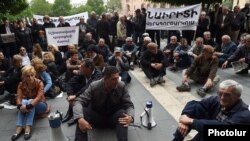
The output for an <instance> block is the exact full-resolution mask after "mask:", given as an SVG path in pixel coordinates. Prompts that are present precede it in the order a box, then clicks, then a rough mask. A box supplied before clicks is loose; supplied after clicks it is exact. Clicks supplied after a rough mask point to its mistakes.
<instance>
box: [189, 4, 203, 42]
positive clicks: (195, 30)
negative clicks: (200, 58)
mask: <svg viewBox="0 0 250 141" xmlns="http://www.w3.org/2000/svg"><path fill="white" fill-rule="evenodd" d="M200 4H201V9H200V13H199V18H198V23H199V19H200V14H201V11H202V3H200ZM198 23H197V24H198ZM197 27H198V25H197V26H196V30H195V32H194V36H193V43H194V42H195V36H196V34H197ZM191 44H192V43H191ZM192 45H193V44H192Z"/></svg>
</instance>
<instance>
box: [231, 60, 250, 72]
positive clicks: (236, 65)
mask: <svg viewBox="0 0 250 141" xmlns="http://www.w3.org/2000/svg"><path fill="white" fill-rule="evenodd" d="M231 64H232V67H233V69H234V71H235V72H236V73H237V72H240V71H242V70H244V69H246V68H247V67H248V64H247V63H241V62H239V61H235V62H232V63H231Z"/></svg>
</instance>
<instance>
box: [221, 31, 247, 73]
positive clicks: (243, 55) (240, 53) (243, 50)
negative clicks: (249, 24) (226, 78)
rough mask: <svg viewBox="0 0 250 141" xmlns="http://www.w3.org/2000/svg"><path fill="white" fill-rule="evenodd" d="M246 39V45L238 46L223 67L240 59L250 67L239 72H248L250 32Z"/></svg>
mask: <svg viewBox="0 0 250 141" xmlns="http://www.w3.org/2000/svg"><path fill="white" fill-rule="evenodd" d="M245 40H246V43H245V45H243V46H241V47H239V48H237V50H236V51H235V53H234V54H233V55H232V56H230V57H229V58H228V59H227V60H226V61H225V63H224V64H223V65H222V68H223V69H224V68H226V67H227V66H228V63H231V62H234V61H239V62H240V63H247V64H248V68H246V69H243V70H241V71H240V72H238V74H247V73H248V69H249V68H250V34H248V35H246V36H245Z"/></svg>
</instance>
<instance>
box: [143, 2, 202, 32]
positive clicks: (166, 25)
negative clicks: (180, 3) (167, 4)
mask: <svg viewBox="0 0 250 141" xmlns="http://www.w3.org/2000/svg"><path fill="white" fill-rule="evenodd" d="M200 11H201V4H196V5H191V6H186V7H178V8H149V9H148V11H147V18H146V29H147V30H196V26H197V24H198V19H199V15H200Z"/></svg>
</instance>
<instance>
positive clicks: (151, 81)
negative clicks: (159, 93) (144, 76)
mask: <svg viewBox="0 0 250 141" xmlns="http://www.w3.org/2000/svg"><path fill="white" fill-rule="evenodd" d="M155 84H156V81H155V79H154V78H152V79H150V86H151V87H153V86H154V85H155Z"/></svg>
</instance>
